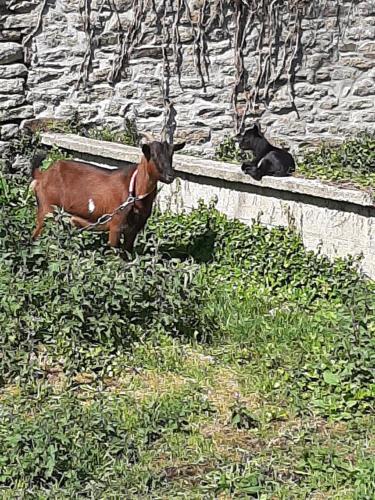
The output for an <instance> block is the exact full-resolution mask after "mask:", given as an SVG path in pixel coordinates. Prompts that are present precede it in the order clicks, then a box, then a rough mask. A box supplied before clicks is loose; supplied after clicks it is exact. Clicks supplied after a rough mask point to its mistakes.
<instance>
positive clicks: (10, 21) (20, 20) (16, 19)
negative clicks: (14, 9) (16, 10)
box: [0, 12, 37, 30]
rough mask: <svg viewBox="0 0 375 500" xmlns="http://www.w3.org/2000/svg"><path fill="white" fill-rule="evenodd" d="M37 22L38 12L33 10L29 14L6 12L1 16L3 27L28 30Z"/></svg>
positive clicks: (0, 23) (0, 20)
mask: <svg viewBox="0 0 375 500" xmlns="http://www.w3.org/2000/svg"><path fill="white" fill-rule="evenodd" d="M36 22H37V12H31V13H27V14H12V15H9V14H5V15H3V16H0V26H1V25H2V27H3V29H7V30H14V29H21V30H28V29H30V26H35V25H36Z"/></svg>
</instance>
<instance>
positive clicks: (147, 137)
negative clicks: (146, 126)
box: [142, 132, 155, 142]
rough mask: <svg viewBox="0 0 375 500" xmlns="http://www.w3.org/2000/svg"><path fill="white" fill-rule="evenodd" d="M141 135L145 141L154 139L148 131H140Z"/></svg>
mask: <svg viewBox="0 0 375 500" xmlns="http://www.w3.org/2000/svg"><path fill="white" fill-rule="evenodd" d="M142 135H143V137H144V138H145V139H146V140H147V141H150V142H153V141H154V140H155V139H154V137H153V136H152V134H151V133H150V132H142Z"/></svg>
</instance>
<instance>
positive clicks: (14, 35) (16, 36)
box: [0, 30, 22, 42]
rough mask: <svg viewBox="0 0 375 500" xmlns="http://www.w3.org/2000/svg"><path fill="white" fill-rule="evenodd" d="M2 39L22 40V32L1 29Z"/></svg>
mask: <svg viewBox="0 0 375 500" xmlns="http://www.w3.org/2000/svg"><path fill="white" fill-rule="evenodd" d="M0 40H6V41H7V42H20V41H21V40H22V32H21V31H19V30H0Z"/></svg>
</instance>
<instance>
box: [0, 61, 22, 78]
mask: <svg viewBox="0 0 375 500" xmlns="http://www.w3.org/2000/svg"><path fill="white" fill-rule="evenodd" d="M26 75H27V68H26V66H25V65H24V64H10V65H7V66H0V78H19V77H22V76H26Z"/></svg>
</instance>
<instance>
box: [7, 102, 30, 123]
mask: <svg viewBox="0 0 375 500" xmlns="http://www.w3.org/2000/svg"><path fill="white" fill-rule="evenodd" d="M33 113H34V110H33V107H32V106H29V105H26V106H20V107H18V108H13V109H10V110H5V111H2V110H0V123H1V122H7V121H11V120H23V119H25V118H31V117H32V116H33Z"/></svg>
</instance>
